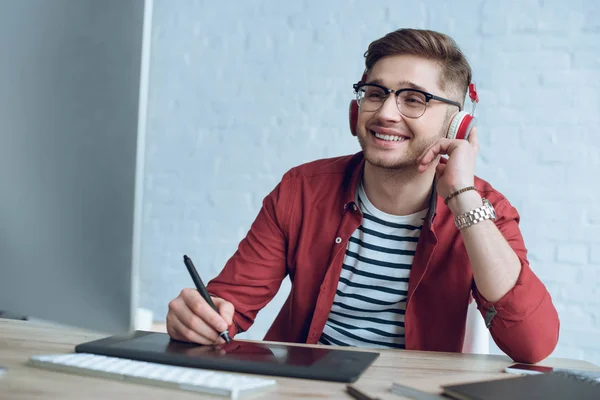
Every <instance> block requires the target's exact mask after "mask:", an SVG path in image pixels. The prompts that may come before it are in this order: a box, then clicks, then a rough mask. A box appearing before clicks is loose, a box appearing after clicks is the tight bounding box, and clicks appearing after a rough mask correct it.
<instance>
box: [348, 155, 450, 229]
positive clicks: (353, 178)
mask: <svg viewBox="0 0 600 400" xmlns="http://www.w3.org/2000/svg"><path fill="white" fill-rule="evenodd" d="M364 168H365V158H364V156H363V152H362V151H361V152H359V153H356V154H355V155H354V156H352V158H351V159H350V163H349V164H348V167H347V169H346V173H345V174H344V187H345V188H346V195H345V196H346V197H345V199H344V211H346V210H348V209H349V207H352V205H354V204H356V192H357V190H358V183H359V182H360V180H361V179H362V175H363V171H364ZM436 185H437V180H436V179H435V178H434V179H433V184H432V190H431V196H430V198H429V211H428V212H427V221H428V222H429V226H430V227H432V226H433V220H434V218H435V215H436V213H437V212H438V210H437V207H438V206H439V204H438V203H439V202H438V195H437V190H436Z"/></svg>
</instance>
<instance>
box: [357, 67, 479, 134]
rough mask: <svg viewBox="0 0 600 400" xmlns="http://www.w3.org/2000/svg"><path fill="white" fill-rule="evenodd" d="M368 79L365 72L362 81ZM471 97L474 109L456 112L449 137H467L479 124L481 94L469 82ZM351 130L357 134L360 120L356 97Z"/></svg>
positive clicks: (449, 129)
mask: <svg viewBox="0 0 600 400" xmlns="http://www.w3.org/2000/svg"><path fill="white" fill-rule="evenodd" d="M366 79H367V74H363V76H362V78H361V80H360V82H364V81H365V80H366ZM469 98H470V99H471V102H472V103H473V111H472V113H471V114H469V113H468V112H466V111H460V112H459V113H458V114H456V115H455V116H454V117H453V118H452V121H451V122H450V127H449V128H448V134H447V135H446V137H447V138H448V139H467V138H468V137H469V133H471V129H473V127H475V126H476V125H477V119H475V117H474V116H473V114H474V113H475V105H476V104H477V103H478V102H479V96H478V95H477V91H476V90H475V84H474V83H470V84H469ZM349 111H350V132H351V133H352V136H356V123H357V121H358V102H357V101H356V99H354V100H352V101H351V102H350V110H349Z"/></svg>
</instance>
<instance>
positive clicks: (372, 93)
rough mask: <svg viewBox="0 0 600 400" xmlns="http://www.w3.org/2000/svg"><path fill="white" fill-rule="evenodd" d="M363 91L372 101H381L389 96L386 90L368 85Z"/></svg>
mask: <svg viewBox="0 0 600 400" xmlns="http://www.w3.org/2000/svg"><path fill="white" fill-rule="evenodd" d="M363 93H364V96H365V97H366V98H367V99H369V100H372V101H380V100H382V99H385V98H386V97H387V95H386V94H385V92H384V91H383V90H381V89H380V88H377V87H366V88H364V89H363Z"/></svg>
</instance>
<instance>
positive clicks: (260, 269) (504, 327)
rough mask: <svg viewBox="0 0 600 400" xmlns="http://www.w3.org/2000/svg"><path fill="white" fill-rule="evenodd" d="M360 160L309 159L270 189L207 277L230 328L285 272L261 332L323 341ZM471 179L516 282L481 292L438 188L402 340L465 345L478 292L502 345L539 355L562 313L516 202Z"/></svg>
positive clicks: (350, 225)
mask: <svg viewBox="0 0 600 400" xmlns="http://www.w3.org/2000/svg"><path fill="white" fill-rule="evenodd" d="M363 167H364V159H363V156H362V153H358V154H355V155H354V156H345V157H339V158H332V159H325V160H318V161H314V162H311V163H308V164H304V165H301V166H299V167H296V168H293V169H291V170H290V171H289V172H287V173H286V174H285V175H284V177H283V179H282V180H281V182H280V183H279V184H278V185H277V187H275V189H274V190H273V191H272V192H271V193H270V194H269V195H267V196H266V197H265V199H264V201H263V206H262V208H261V210H260V212H259V214H258V216H257V217H256V220H255V221H254V223H253V224H252V226H251V228H250V231H249V232H248V234H247V236H246V237H245V238H244V239H243V240H242V241H241V242H240V244H239V247H238V250H237V251H236V252H235V254H234V255H233V256H232V257H231V258H230V259H229V261H228V262H227V264H226V265H225V268H224V269H223V271H222V272H221V273H220V274H219V275H218V276H217V277H216V278H215V279H213V280H212V281H211V282H210V283H209V284H208V290H209V291H210V292H211V294H213V295H215V296H218V297H221V298H224V299H226V300H228V301H230V302H231V303H233V305H234V307H235V315H234V325H232V326H231V327H230V334H232V335H233V334H235V333H237V332H239V330H242V331H245V330H247V329H248V328H249V327H250V326H251V325H252V323H253V322H254V318H255V317H256V314H257V313H258V311H260V310H261V309H262V308H263V307H264V306H265V305H266V304H267V303H268V302H269V301H270V300H271V299H272V298H273V296H275V294H276V293H277V291H278V289H279V287H280V284H281V282H282V280H283V279H284V278H285V277H286V275H289V277H290V279H291V282H292V285H291V292H290V294H289V297H288V298H287V300H286V302H285V304H284V305H283V307H282V309H281V311H280V312H279V315H278V316H277V318H276V319H275V321H274V322H273V324H272V325H271V327H270V328H269V331H268V332H267V334H266V336H265V338H264V339H265V340H273V341H282V342H297V343H317V342H318V340H319V338H320V336H321V332H322V331H323V328H324V326H325V322H326V321H327V317H328V316H329V311H330V309H331V305H332V304H333V299H334V297H335V292H336V289H337V286H338V280H339V277H340V272H341V269H342V262H343V260H344V255H345V250H346V246H347V243H348V240H349V238H350V236H351V235H352V233H353V232H354V231H355V230H356V229H357V228H358V226H359V225H360V223H361V219H362V214H361V212H360V210H359V209H358V206H357V204H356V188H357V186H358V182H359V181H360V179H361V177H362V172H363ZM475 186H476V187H477V189H478V190H479V192H480V194H481V195H482V197H485V198H486V199H488V200H489V201H490V203H492V205H493V206H494V208H495V210H496V215H497V218H496V221H495V223H496V226H497V227H498V229H499V230H500V232H501V233H502V235H504V238H505V239H506V240H507V241H508V243H509V244H510V246H511V247H512V249H513V250H514V251H515V253H516V254H517V256H518V257H519V260H520V261H521V273H520V275H519V278H518V281H517V283H516V285H515V286H514V287H513V288H512V289H511V290H510V291H509V292H508V293H507V294H506V295H505V296H504V297H503V298H502V299H500V300H499V301H497V302H495V303H490V302H488V301H486V300H485V299H484V298H483V297H482V296H481V295H480V294H479V293H478V291H477V287H476V286H475V283H474V279H473V273H472V271H471V264H470V261H469V258H468V256H467V252H466V249H465V246H464V244H463V241H462V237H461V235H460V232H459V231H458V229H456V227H455V226H454V217H453V215H452V213H451V212H450V210H449V209H448V207H447V206H445V205H444V202H443V201H441V198H438V196H437V195H433V196H432V199H431V202H430V208H429V214H428V218H427V219H426V221H424V224H423V228H422V232H421V235H420V237H419V242H418V244H417V248H416V252H415V257H414V261H413V265H412V269H411V272H410V278H409V287H408V300H407V305H406V314H405V319H404V322H405V343H406V349H409V350H429V351H446V352H460V351H461V349H462V346H463V340H464V335H465V322H466V315H467V307H468V304H469V303H470V301H471V299H472V298H475V300H476V301H477V304H478V308H479V310H480V312H481V313H482V315H483V316H484V318H486V322H487V323H488V326H489V329H490V332H491V335H492V337H493V339H494V341H495V342H496V344H497V345H498V347H499V348H500V349H502V350H503V351H504V352H505V353H506V354H507V355H509V356H510V357H511V358H512V359H514V360H515V361H519V362H537V361H540V360H542V359H544V358H546V357H547V356H548V355H550V353H551V352H552V351H553V350H554V347H555V346H556V343H557V341H558V333H559V320H558V314H557V312H556V309H555V308H554V306H553V304H552V300H551V298H550V294H549V293H548V291H547V290H546V287H545V286H544V285H543V284H542V282H541V281H540V280H539V279H538V277H537V276H536V275H535V274H534V273H533V271H532V270H531V269H530V267H529V262H528V261H527V250H526V248H525V244H524V243H523V238H522V236H521V232H520V230H519V226H518V223H519V214H518V213H517V210H516V209H515V208H514V207H513V206H512V205H511V204H510V203H509V202H508V200H507V199H506V198H504V196H503V195H502V194H500V193H499V192H498V191H496V190H494V189H493V188H492V186H491V185H490V184H488V183H487V182H485V181H483V180H482V179H479V178H476V179H475ZM432 211H434V212H432ZM471 296H472V297H471Z"/></svg>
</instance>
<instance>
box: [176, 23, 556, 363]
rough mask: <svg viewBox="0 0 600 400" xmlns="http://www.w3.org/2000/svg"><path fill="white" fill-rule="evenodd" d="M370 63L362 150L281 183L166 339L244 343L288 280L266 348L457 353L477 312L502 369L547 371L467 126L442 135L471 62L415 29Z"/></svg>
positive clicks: (539, 315)
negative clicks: (502, 357) (273, 344)
mask: <svg viewBox="0 0 600 400" xmlns="http://www.w3.org/2000/svg"><path fill="white" fill-rule="evenodd" d="M365 57H366V61H365V64H366V70H365V76H364V77H363V79H362V80H361V82H359V83H358V84H357V85H355V86H354V87H355V91H356V93H357V103H358V105H359V107H358V116H357V120H356V127H355V133H356V136H357V137H358V140H359V143H360V146H361V148H362V152H360V153H358V154H355V155H353V156H346V157H339V158H333V159H326V160H318V161H315V162H312V163H308V164H304V165H301V166H299V167H296V168H293V169H292V170H290V171H289V172H287V173H286V174H285V175H284V177H283V179H282V180H281V182H280V183H279V184H278V185H277V187H276V188H275V189H274V190H273V191H272V192H271V193H270V194H269V195H268V196H267V197H266V198H265V199H264V202H263V206H262V209H261V210H260V212H259V214H258V216H257V218H256V220H255V221H254V223H253V225H252V227H251V229H250V231H249V232H248V235H247V236H246V238H245V239H244V240H243V241H242V242H241V243H240V245H239V248H238V250H237V252H236V253H235V254H234V255H233V257H232V258H231V259H230V260H229V261H228V262H227V264H226V265H225V268H224V269H223V271H222V272H221V273H220V274H219V275H218V276H217V277H216V278H215V279H213V280H212V281H211V282H210V283H209V285H208V290H209V292H210V293H211V295H212V296H213V298H214V303H215V304H216V306H217V308H218V310H219V313H217V312H215V311H213V310H212V309H211V308H210V307H209V306H208V305H207V304H206V302H204V301H203V300H202V298H201V297H200V295H199V294H198V292H196V291H195V290H192V289H184V290H183V291H182V292H181V294H180V295H179V296H178V297H177V298H176V299H174V300H173V301H171V302H170V303H169V313H168V315H167V328H168V332H169V334H170V335H171V336H172V337H173V338H175V339H179V340H186V341H192V342H197V343H204V344H207V343H216V342H219V341H222V339H220V338H219V334H218V332H222V331H224V330H226V329H228V330H229V334H230V335H235V334H236V333H238V332H241V331H245V330H247V329H248V328H249V327H250V326H251V325H252V323H253V321H254V318H255V317H256V314H257V313H258V311H260V310H261V309H262V308H263V307H264V306H265V305H266V304H267V303H268V302H269V301H270V300H271V299H272V297H273V296H274V295H275V294H276V293H277V290H278V289H279V286H280V284H281V282H282V280H283V279H284V278H285V277H286V276H287V275H289V276H290V279H291V282H292V288H291V292H290V295H289V297H288V299H287V301H286V302H285V304H284V306H283V308H282V310H281V311H280V313H279V315H278V316H277V318H276V319H275V321H274V323H273V325H272V326H271V328H270V329H269V331H268V333H267V334H266V336H265V340H275V341H287V342H300V343H322V344H333V345H342V346H348V345H350V346H364V347H391V348H406V349H415V350H432V351H452V352H460V351H461V348H462V346H463V340H464V335H465V321H466V313H467V307H468V305H469V303H470V301H471V300H472V299H474V300H475V301H476V302H477V304H478V308H479V310H480V311H481V314H482V316H483V317H484V318H485V321H486V325H487V326H488V328H489V329H490V332H491V335H492V337H493V339H494V340H495V342H496V343H497V344H498V346H499V347H500V348H501V349H502V350H503V351H504V352H505V353H506V354H507V355H509V356H510V357H511V358H513V359H514V360H516V361H520V362H537V361H540V360H542V359H544V358H545V357H547V356H548V355H549V354H550V353H551V352H552V351H553V349H554V347H555V346H556V343H557V341H558V332H559V320H558V315H557V313H556V310H555V308H554V306H553V304H552V300H551V298H550V295H549V294H548V292H547V290H546V288H545V287H544V285H543V284H542V283H541V281H540V280H539V279H538V278H537V277H536V276H535V274H534V273H533V272H532V270H531V269H530V267H529V263H528V261H527V258H526V248H525V245H524V243H523V239H522V236H521V233H520V231H519V227H518V222H519V215H518V213H517V211H516V210H515V209H514V208H513V207H512V206H511V205H510V203H509V202H508V200H506V199H505V198H504V197H503V196H502V194H500V193H499V192H497V191H496V190H494V189H493V188H492V187H491V186H490V184H488V183H487V182H485V181H483V180H481V179H479V178H477V177H475V175H474V171H475V160H476V155H477V151H478V145H477V132H476V128H473V129H471V130H470V134H469V135H468V139H467V140H463V139H449V138H447V137H446V136H447V132H448V130H449V129H450V127H449V125H450V124H451V121H452V120H453V117H454V116H455V115H456V114H457V113H458V112H459V111H460V109H461V107H462V106H463V100H464V99H465V94H466V91H467V88H468V87H469V84H470V82H471V68H470V66H469V64H468V62H467V60H466V59H465V57H464V55H463V54H462V52H461V51H460V50H459V49H458V47H457V46H456V44H455V42H454V41H453V40H452V39H451V38H449V37H448V36H446V35H443V34H440V33H437V32H432V31H426V30H413V29H401V30H398V31H395V32H391V33H389V34H388V35H386V36H384V37H383V38H381V39H379V40H376V41H375V42H373V43H371V45H370V46H369V48H368V50H367V52H366V53H365ZM484 199H485V200H484ZM474 210H477V211H478V214H477V215H481V216H482V218H479V220H474V219H473V218H472V215H473V214H472V213H470V212H472V211H474Z"/></svg>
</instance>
